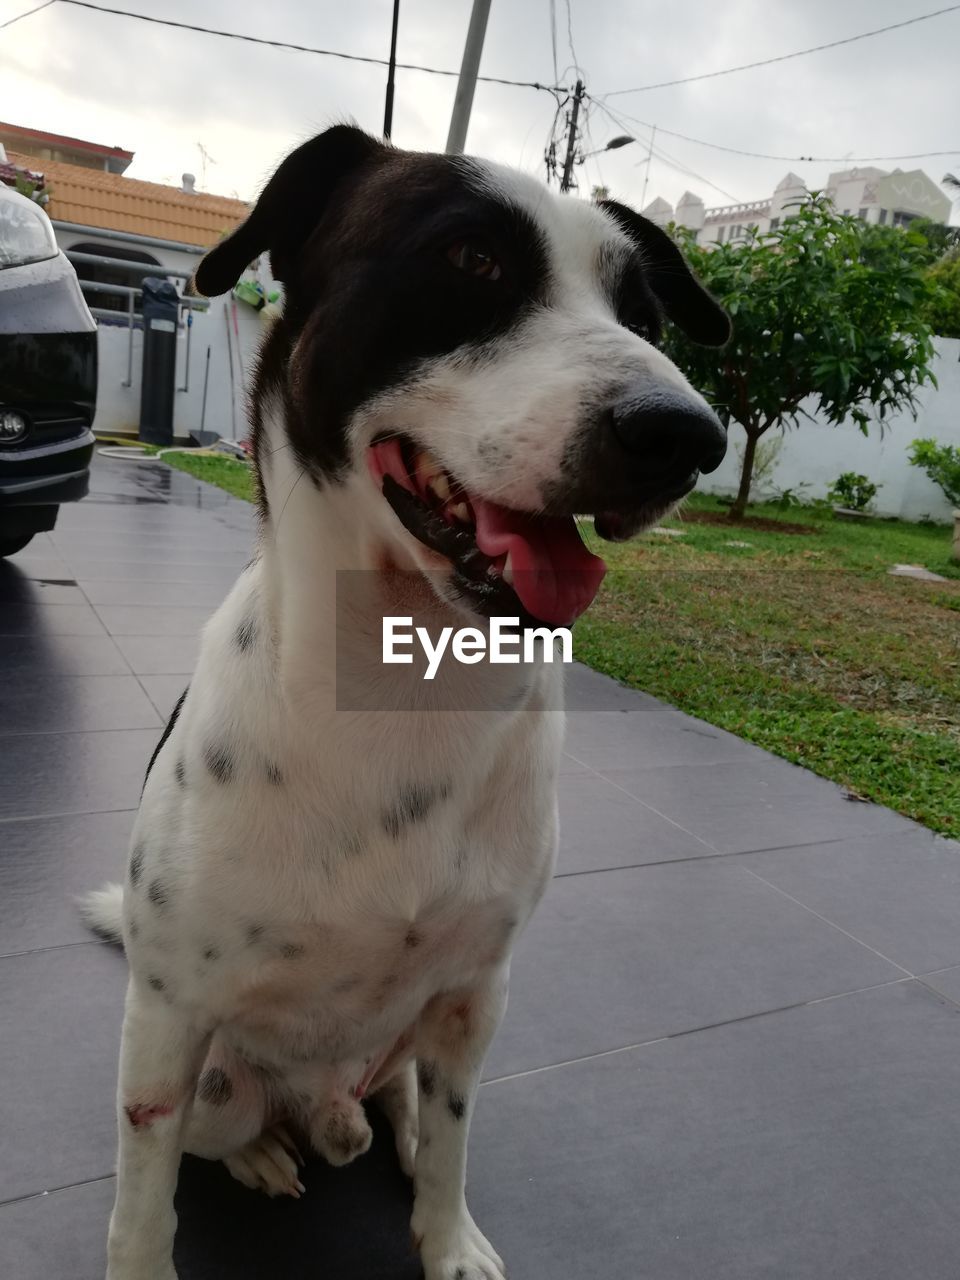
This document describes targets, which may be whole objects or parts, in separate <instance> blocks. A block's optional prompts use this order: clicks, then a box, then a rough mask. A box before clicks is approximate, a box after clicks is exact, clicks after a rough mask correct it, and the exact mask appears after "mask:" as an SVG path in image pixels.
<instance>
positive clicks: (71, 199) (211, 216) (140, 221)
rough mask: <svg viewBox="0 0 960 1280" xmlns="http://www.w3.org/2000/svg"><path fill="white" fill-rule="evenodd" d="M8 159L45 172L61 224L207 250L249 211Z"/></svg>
mask: <svg viewBox="0 0 960 1280" xmlns="http://www.w3.org/2000/svg"><path fill="white" fill-rule="evenodd" d="M7 157H8V159H9V160H10V161H11V162H12V163H13V164H15V165H17V166H19V167H20V168H23V169H34V170H38V171H39V172H40V173H42V174H44V176H45V177H46V180H47V186H48V187H49V188H50V192H51V195H50V203H49V204H48V205H47V206H46V211H47V213H48V214H49V215H50V217H51V218H53V219H54V220H55V221H59V222H76V223H78V224H79V225H81V226H84V227H101V228H103V229H104V230H109V231H132V232H134V233H135V234H136V235H138V236H153V237H154V238H155V239H157V240H176V241H178V242H179V243H180V244H194V245H201V246H203V247H204V248H207V247H208V246H209V245H214V244H216V243H217V241H218V240H219V239H220V238H221V236H222V235H223V234H224V232H227V231H231V230H232V229H233V228H234V227H235V226H237V224H238V223H240V222H242V221H243V219H244V218H245V217H246V216H247V214H248V213H249V212H250V206H249V205H247V204H244V202H243V201H242V200H231V199H229V198H228V197H227V196H210V195H201V194H199V193H198V192H195V193H192V194H191V193H189V192H186V191H181V190H180V188H179V187H165V186H163V185H162V184H161V183H159V182H142V181H141V180H140V179H139V178H128V177H126V176H125V175H124V174H120V173H102V172H101V171H100V170H99V169H85V168H82V167H81V166H80V165H76V164H65V163H64V162H63V161H60V160H38V159H37V158H36V157H35V156H29V155H19V154H17V153H15V152H12V151H8V152H7Z"/></svg>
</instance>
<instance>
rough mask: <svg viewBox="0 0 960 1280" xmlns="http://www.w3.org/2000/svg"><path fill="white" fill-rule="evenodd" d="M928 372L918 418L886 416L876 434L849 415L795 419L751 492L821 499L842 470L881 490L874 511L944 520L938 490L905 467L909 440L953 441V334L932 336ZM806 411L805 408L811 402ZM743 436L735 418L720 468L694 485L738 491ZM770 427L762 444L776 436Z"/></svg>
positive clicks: (957, 433) (956, 374)
mask: <svg viewBox="0 0 960 1280" xmlns="http://www.w3.org/2000/svg"><path fill="white" fill-rule="evenodd" d="M934 343H935V345H936V348H937V359H936V360H935V361H934V370H933V371H934V374H935V376H936V378H937V382H938V383H939V387H938V388H934V387H932V386H925V387H924V388H923V390H922V391H921V392H920V393H919V395H918V397H917V399H918V406H919V407H918V414H917V420H916V421H914V420H913V418H912V416H911V415H910V414H909V413H907V414H900V415H898V416H897V417H896V418H890V419H888V420H887V423H886V425H885V427H884V431H883V433H882V434H881V432H880V428H879V426H874V425H871V427H870V434H869V436H864V435H862V434H861V432H860V431H859V429H858V428H857V425H856V423H854V422H853V421H851V420H848V421H846V422H844V423H842V424H841V425H840V426H838V427H832V426H830V425H829V424H828V423H826V422H824V421H823V420H822V419H817V418H816V415H814V421H812V422H811V421H810V420H809V419H807V418H801V419H800V425H799V426H798V427H796V428H791V429H788V430H787V431H785V432H784V433H783V436H782V443H781V445H780V448H779V451H778V453H777V456H776V463H775V465H774V467H773V469H772V471H771V472H770V473H769V474H768V475H767V476H765V477H764V478H763V479H762V480H761V482H760V483H759V484H758V485H756V486H755V487H754V491H753V497H754V498H760V497H771V496H776V495H777V494H779V493H782V492H783V490H785V489H791V490H793V491H794V492H795V493H797V494H798V496H800V497H802V498H804V499H811V498H825V497H826V496H827V490H828V489H829V488H830V486H831V485H832V484H833V482H834V480H836V478H837V476H839V475H840V474H841V472H843V471H857V472H861V473H862V474H863V475H865V476H867V477H868V478H869V479H870V480H872V481H873V482H874V484H878V485H881V486H882V487H881V489H880V491H879V493H878V494H877V497H876V499H875V501H874V510H876V511H877V512H878V513H879V514H881V515H889V516H900V517H902V518H903V519H905V520H923V519H931V520H937V521H944V522H946V521H949V520H950V519H951V507H950V504H949V503H948V502H947V500H946V498H945V497H944V496H943V493H942V492H941V490H940V489H939V488H938V487H937V486H936V485H935V484H933V482H932V481H930V480H928V479H927V477H926V475H925V474H924V473H923V472H922V471H920V470H919V469H918V468H917V467H911V466H910V463H909V460H908V456H907V451H908V449H909V446H910V442H911V440H915V439H916V438H917V437H918V436H932V437H933V438H934V439H936V440H939V441H941V442H942V443H946V444H953V445H957V446H960V338H935V339H934ZM811 412H812V406H811ZM744 439H745V436H744V433H743V430H742V428H741V427H739V426H738V425H737V424H736V423H734V425H733V426H732V427H731V430H730V449H729V451H728V453H727V456H726V458H725V459H724V462H723V464H722V465H721V467H720V469H719V471H716V472H714V474H713V475H710V476H704V477H703V478H702V479H701V481H700V484H699V486H698V487H699V488H700V489H701V490H703V491H705V492H706V493H717V494H725V495H729V494H733V493H735V492H736V490H737V484H738V481H739V474H740V459H741V458H742V456H743V443H744ZM780 439H781V437H780V434H779V433H778V432H774V431H770V432H768V433H767V435H765V436H764V437H763V440H764V441H771V440H780Z"/></svg>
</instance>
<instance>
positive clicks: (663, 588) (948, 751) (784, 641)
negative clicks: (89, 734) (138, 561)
mask: <svg viewBox="0 0 960 1280" xmlns="http://www.w3.org/2000/svg"><path fill="white" fill-rule="evenodd" d="M167 461H168V462H169V463H170V464H171V465H172V466H176V467H179V468H180V469H181V470H183V471H189V472H190V474H191V475H195V476H198V477H199V478H200V479H201V480H208V481H209V482H210V483H211V484H217V485H219V486H220V487H221V488H224V489H227V490H228V491H229V492H230V493H233V494H235V495H236V496H237V497H240V498H246V499H248V500H250V499H252V497H253V482H252V475H251V473H250V469H249V468H248V467H247V466H246V465H245V464H244V463H241V462H234V461H232V460H231V459H229V458H219V457H203V456H200V457H192V456H190V455H189V454H170V455H168V457H167ZM723 513H724V508H723V507H722V506H721V505H720V504H719V503H718V502H717V501H716V500H714V499H712V498H709V497H705V496H700V495H694V497H693V498H692V499H691V500H690V501H689V502H688V503H687V506H686V508H685V510H684V513H683V514H682V515H681V516H680V517H678V518H675V519H674V520H671V521H670V522H669V524H668V525H667V526H666V527H668V528H671V529H676V530H682V531H683V537H671V536H669V535H666V534H655V533H651V534H648V535H646V536H645V537H643V538H641V539H639V540H638V541H636V542H634V543H630V544H629V545H627V546H618V547H615V546H611V545H610V544H609V543H601V542H600V540H599V539H597V538H595V536H594V535H593V533H592V531H591V530H588V531H587V534H586V536H587V539H588V541H590V542H591V544H593V545H594V546H595V549H596V550H598V551H599V553H600V554H601V555H603V556H604V558H605V559H606V561H607V563H608V564H609V565H610V569H611V572H610V573H609V574H608V576H607V579H606V581H605V583H604V586H603V588H602V590H601V592H600V595H599V597H598V598H597V601H596V603H595V604H594V606H593V608H592V609H591V610H590V611H589V612H588V613H587V615H586V616H585V617H584V618H583V619H582V620H581V621H580V622H579V623H578V624H577V627H576V630H575V632H574V636H575V647H576V652H577V656H578V657H579V658H580V659H581V660H582V661H584V662H586V663H588V664H589V665H590V666H592V667H595V668H596V669H597V670H598V671H604V672H606V673H607V674H608V675H611V676H613V677H615V678H616V679H617V680H620V681H622V682H623V683H624V684H628V685H633V686H634V687H636V688H638V689H644V690H646V691H647V692H648V693H652V694H654V695H655V696H656V697H659V698H663V699H664V700H665V701H667V702H671V703H673V704H674V705H675V706H678V707H681V708H682V709H683V710H684V711H688V712H690V714H691V715H695V716H699V717H701V718H702V719H704V720H708V721H709V722H710V723H711V724H715V725H719V726H720V727H722V728H724V729H729V730H730V731H732V732H733V733H736V734H739V735H740V736H741V737H743V738H747V739H749V741H751V742H755V743H757V744H758V745H759V746H761V747H765V748H766V749H767V750H768V751H773V752H775V753H776V754H777V755H781V756H785V757H786V758H787V759H788V760H794V761H796V762H797V763H799V764H803V765H805V766H806V767H807V768H809V769H812V770H813V771H814V772H815V773H819V774H822V775H823V776H824V777H827V778H832V779H834V781H836V782H839V783H841V784H843V785H844V786H846V787H848V788H849V789H850V791H851V792H853V793H854V794H856V795H859V796H862V797H864V798H866V799H870V800H876V801H878V802H879V803H881V804H885V805H889V806H890V808H892V809H897V810H899V811H900V812H901V813H905V814H907V815H909V816H910V817H912V818H916V819H917V820H918V821H920V822H923V823H925V824H926V825H927V826H929V827H932V828H933V829H934V830H936V831H941V832H944V833H946V834H948V835H954V836H960V565H957V564H954V563H953V562H952V561H951V560H950V530H949V529H948V528H946V527H945V526H934V525H920V524H907V523H905V522H903V521H899V520H866V521H863V522H862V523H861V522H857V523H853V524H849V523H845V522H842V521H838V520H835V519H834V518H833V516H832V515H831V514H829V513H827V512H824V511H821V510H819V509H816V508H810V507H794V508H792V509H791V510H789V511H787V512H780V511H778V510H777V509H776V508H774V507H763V506H756V507H752V508H751V515H752V516H754V517H760V518H761V519H762V521H763V523H762V525H761V526H759V527H758V526H756V525H754V526H751V525H750V524H747V525H746V526H743V525H732V524H729V523H727V522H726V521H725V520H720V517H721V515H722V514H723ZM705 521H718V522H717V523H705ZM796 525H804V526H807V528H808V530H809V531H808V532H805V533H799V532H788V531H786V530H788V529H789V528H790V526H796ZM735 542H741V543H747V544H749V545H747V546H730V545H728V544H730V543H735ZM898 563H899V564H921V565H924V566H926V568H928V569H932V570H933V571H934V572H936V573H940V574H942V575H943V576H944V577H948V578H950V579H951V581H950V582H947V583H926V582H917V581H914V580H911V579H907V578H892V577H890V576H889V575H888V574H887V572H886V571H887V569H888V568H889V566H890V565H892V564H898Z"/></svg>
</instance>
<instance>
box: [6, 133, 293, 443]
mask: <svg viewBox="0 0 960 1280" xmlns="http://www.w3.org/2000/svg"><path fill="white" fill-rule="evenodd" d="M4 153H5V154H4ZM133 158H134V153H133V152H132V151H125V150H123V149H122V148H120V147H107V146H102V145H100V144H98V143H93V142H87V141H84V140H83V139H79V138H71V137H67V136H62V135H59V134H52V133H46V132H43V131H40V130H31V129H27V128H24V127H23V126H18V125H11V124H5V123H3V122H0V180H2V181H6V182H8V183H12V182H15V181H16V180H17V179H18V178H20V179H21V180H26V181H27V182H28V183H29V184H30V185H31V186H33V188H34V190H35V197H34V198H36V199H38V200H39V202H40V203H42V204H43V206H44V208H45V209H46V212H47V214H48V215H49V217H50V219H51V221H52V223H53V227H54V231H55V232H56V236H57V242H58V244H59V245H60V247H61V249H62V250H63V251H64V253H65V254H66V256H67V257H68V258H69V259H70V261H71V262H72V263H73V265H74V267H75V268H76V271H77V275H78V277H79V280H80V286H81V289H82V290H83V294H84V297H85V298H86V300H87V303H88V305H89V307H90V309H91V311H92V312H93V315H94V316H95V317H96V319H97V322H98V325H99V330H100V333H99V354H100V393H99V399H98V408H97V416H96V420H95V422H94V428H95V430H96V431H98V432H99V433H101V434H131V433H135V432H136V430H137V425H138V422H139V396H140V376H139V375H140V354H141V351H142V332H141V327H140V320H139V313H140V297H141V288H140V286H141V283H142V281H143V279H144V277H145V276H159V277H166V278H168V279H170V280H172V281H173V283H174V284H175V286H176V287H177V292H178V294H179V295H180V298H181V304H180V307H179V321H178V370H177V392H178V395H177V401H176V411H175V418H174V423H175V430H176V434H177V435H178V436H180V437H187V436H188V435H189V434H190V432H192V431H195V430H197V429H198V428H199V427H200V419H201V418H203V426H204V428H205V429H207V430H211V429H212V430H215V431H218V432H219V433H220V434H221V435H226V436H229V437H237V436H242V435H243V434H244V433H245V428H244V422H243V394H242V393H243V386H244V381H245V370H246V367H247V365H248V364H249V361H250V357H251V354H252V351H253V349H254V348H255V346H256V343H257V339H258V336H259V323H258V320H257V317H256V313H255V312H254V311H253V309H252V308H251V307H249V306H247V305H245V304H243V303H240V304H239V305H238V303H237V302H236V300H235V299H232V298H228V299H226V300H220V299H215V300H213V301H212V302H211V303H209V304H208V303H207V302H206V300H201V299H199V298H197V297H196V295H195V291H194V290H193V288H192V285H191V279H192V277H193V274H194V272H195V270H196V267H197V263H198V262H199V260H200V258H201V257H202V255H203V254H204V253H205V252H206V250H207V249H209V248H210V247H211V246H213V245H215V244H216V243H217V242H218V241H219V240H220V239H221V238H222V237H223V236H224V235H226V234H228V233H229V232H230V231H232V230H233V228H234V227H236V226H237V225H238V224H239V223H240V222H242V221H243V220H244V218H245V217H246V216H247V214H248V212H249V206H248V205H247V204H246V203H244V201H242V200H237V199H233V198H229V197H225V196H217V195H210V194H208V193H205V192H200V191H197V190H196V186H195V179H194V178H193V176H192V175H191V174H189V173H185V174H184V175H183V180H182V185H181V186H180V187H173V186H166V185H164V184H162V183H157V182H146V181H144V180H142V179H139V178H131V177H128V176H127V174H126V170H127V168H128V167H129V165H130V163H131V161H132V160H133ZM4 162H5V163H4ZM251 269H252V271H253V272H254V275H255V276H256V278H258V279H259V280H260V282H261V284H262V285H263V288H264V290H265V292H270V291H271V290H272V289H273V288H274V282H273V280H272V277H271V276H270V273H269V268H268V264H267V262H266V260H263V261H262V262H259V261H258V262H257V263H254V264H252V268H251ZM205 347H208V348H209V354H208V355H207V354H205V352H204V348H205ZM197 348H199V351H197V350H196V349H197ZM191 356H194V357H196V356H199V357H200V358H202V359H203V360H204V381H205V382H207V384H208V386H207V392H208V394H207V396H206V397H203V396H202V395H201V389H200V387H199V385H198V379H197V377H196V358H194V361H193V368H192V369H191ZM191 375H193V376H191ZM198 396H200V397H201V398H200V400H198Z"/></svg>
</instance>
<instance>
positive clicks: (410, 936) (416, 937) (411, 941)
mask: <svg viewBox="0 0 960 1280" xmlns="http://www.w3.org/2000/svg"><path fill="white" fill-rule="evenodd" d="M422 941H423V938H422V937H421V936H420V934H419V933H417V931H416V929H408V930H407V936H406V937H405V938H404V940H403V945H404V946H405V947H410V948H411V950H412V949H413V948H414V947H419V945H420V943H421V942H422Z"/></svg>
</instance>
